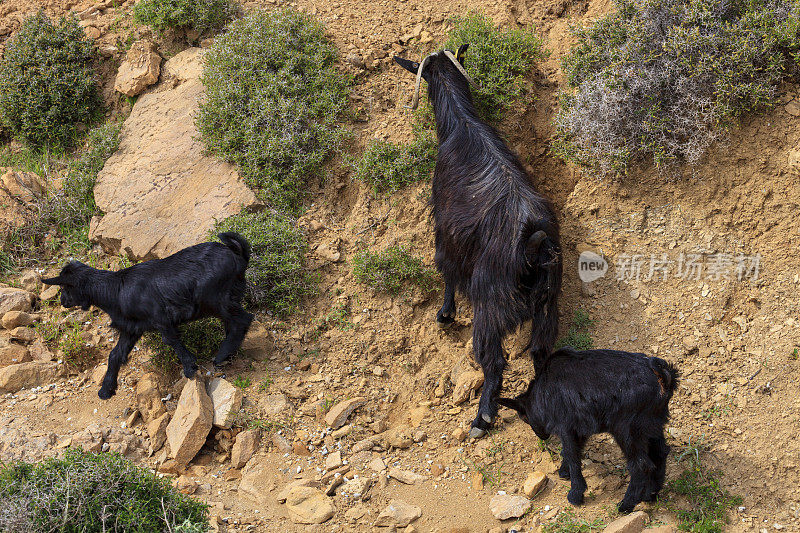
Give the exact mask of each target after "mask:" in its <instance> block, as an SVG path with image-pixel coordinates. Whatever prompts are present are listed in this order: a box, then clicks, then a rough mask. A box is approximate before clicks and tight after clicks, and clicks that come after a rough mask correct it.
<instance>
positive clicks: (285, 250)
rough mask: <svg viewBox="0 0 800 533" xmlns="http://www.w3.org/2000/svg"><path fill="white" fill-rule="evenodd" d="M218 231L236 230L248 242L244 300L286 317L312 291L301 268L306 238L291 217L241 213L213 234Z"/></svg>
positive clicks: (222, 223) (272, 213) (309, 280)
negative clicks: (249, 254) (248, 257)
mask: <svg viewBox="0 0 800 533" xmlns="http://www.w3.org/2000/svg"><path fill="white" fill-rule="evenodd" d="M221 231H236V232H238V233H240V234H241V235H243V236H244V237H245V238H246V239H247V240H248V241H249V242H250V246H251V247H252V255H251V257H250V266H249V268H248V269H247V274H246V276H247V281H248V292H247V301H248V302H249V303H250V304H252V305H253V306H255V307H258V308H267V309H269V310H271V311H273V312H274V313H276V314H277V315H279V316H285V315H287V314H288V313H290V312H291V311H294V310H295V309H296V308H297V306H298V305H299V304H300V300H301V299H302V298H303V297H304V296H306V295H308V294H310V293H311V292H312V291H313V285H312V283H311V278H310V277H309V275H308V273H307V272H306V271H305V270H304V269H303V264H304V257H305V251H306V242H305V236H304V235H303V233H302V231H301V230H300V229H298V228H297V226H296V225H295V221H294V219H293V218H291V217H288V216H285V215H281V214H279V213H276V212H274V211H270V210H264V211H260V212H258V213H245V212H242V213H239V214H238V215H234V216H232V217H230V218H228V219H226V220H224V221H223V222H221V223H220V224H218V225H217V227H216V228H215V230H214V233H218V232H221Z"/></svg>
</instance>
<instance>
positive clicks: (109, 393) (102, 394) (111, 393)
mask: <svg viewBox="0 0 800 533" xmlns="http://www.w3.org/2000/svg"><path fill="white" fill-rule="evenodd" d="M97 395H98V396H99V397H100V399H101V400H108V399H109V398H111V397H112V396H114V391H113V390H111V389H109V390H106V389H100V391H99V392H98V393H97Z"/></svg>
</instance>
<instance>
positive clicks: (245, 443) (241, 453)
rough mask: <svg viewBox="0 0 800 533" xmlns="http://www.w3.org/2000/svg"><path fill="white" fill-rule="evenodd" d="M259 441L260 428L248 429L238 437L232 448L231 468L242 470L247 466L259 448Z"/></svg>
mask: <svg viewBox="0 0 800 533" xmlns="http://www.w3.org/2000/svg"><path fill="white" fill-rule="evenodd" d="M258 440H259V430H258V428H253V429H248V430H246V431H242V432H241V433H239V434H238V435H236V442H234V443H233V448H231V466H232V467H233V468H242V467H243V466H244V465H246V464H247V461H249V460H250V458H251V457H253V454H254V453H255V451H256V449H257V448H258Z"/></svg>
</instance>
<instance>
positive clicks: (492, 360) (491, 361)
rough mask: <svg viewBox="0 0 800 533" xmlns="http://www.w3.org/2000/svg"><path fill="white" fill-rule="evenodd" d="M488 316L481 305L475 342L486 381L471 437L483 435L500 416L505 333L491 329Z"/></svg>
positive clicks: (476, 357)
mask: <svg viewBox="0 0 800 533" xmlns="http://www.w3.org/2000/svg"><path fill="white" fill-rule="evenodd" d="M485 319H486V317H485V315H484V313H482V312H481V310H480V308H478V311H476V313H475V320H474V325H473V334H472V345H473V349H474V350H475V359H477V361H478V363H479V364H480V365H481V368H482V369H483V377H484V382H483V391H481V399H480V401H479V402H478V416H477V417H475V420H473V421H472V429H470V432H469V435H470V437H472V438H480V437H483V436H484V435H486V431H487V430H488V429H489V428H491V427H492V421H493V420H494V417H495V416H497V397H498V396H499V394H500V389H501V388H502V386H503V370H505V367H506V359H505V357H503V340H502V337H501V336H500V335H499V334H498V333H497V332H496V331H492V330H491V328H490V326H488V325H487V323H486V320H485Z"/></svg>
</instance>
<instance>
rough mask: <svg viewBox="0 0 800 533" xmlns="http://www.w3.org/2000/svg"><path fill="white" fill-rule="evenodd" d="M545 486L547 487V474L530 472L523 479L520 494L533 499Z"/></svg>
mask: <svg viewBox="0 0 800 533" xmlns="http://www.w3.org/2000/svg"><path fill="white" fill-rule="evenodd" d="M545 485H547V474H545V473H544V472H539V471H538V470H537V471H535V472H531V473H530V474H528V477H527V478H525V483H524V484H523V485H522V492H524V493H525V496H527V497H528V498H533V497H534V496H536V495H537V494H539V492H541V491H542V489H544V487H545Z"/></svg>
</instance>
